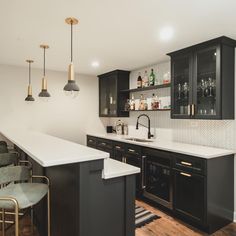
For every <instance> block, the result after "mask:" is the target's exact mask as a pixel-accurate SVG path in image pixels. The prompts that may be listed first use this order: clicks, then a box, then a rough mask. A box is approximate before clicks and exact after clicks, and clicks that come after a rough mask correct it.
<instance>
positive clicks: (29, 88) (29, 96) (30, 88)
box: [25, 60, 34, 102]
mask: <svg viewBox="0 0 236 236" xmlns="http://www.w3.org/2000/svg"><path fill="white" fill-rule="evenodd" d="M26 62H27V63H29V85H28V95H27V97H26V98H25V101H27V102H33V101H34V98H33V96H32V85H31V63H33V62H34V61H33V60H26Z"/></svg>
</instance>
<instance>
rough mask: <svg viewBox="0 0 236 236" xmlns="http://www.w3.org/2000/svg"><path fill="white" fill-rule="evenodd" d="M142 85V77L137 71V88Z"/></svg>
mask: <svg viewBox="0 0 236 236" xmlns="http://www.w3.org/2000/svg"><path fill="white" fill-rule="evenodd" d="M142 86H143V80H142V77H141V73H140V72H139V73H138V79H137V88H142Z"/></svg>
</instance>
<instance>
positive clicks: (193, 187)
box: [174, 170, 206, 224]
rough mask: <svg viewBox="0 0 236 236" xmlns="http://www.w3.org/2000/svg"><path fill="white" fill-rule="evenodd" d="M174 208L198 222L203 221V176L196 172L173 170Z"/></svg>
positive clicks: (204, 207)
mask: <svg viewBox="0 0 236 236" xmlns="http://www.w3.org/2000/svg"><path fill="white" fill-rule="evenodd" d="M174 186H175V189H174V209H175V211H176V212H177V213H179V214H181V215H183V216H186V217H187V218H188V219H190V220H192V221H195V222H197V223H199V224H203V223H204V222H205V219H204V215H205V214H204V209H206V205H205V196H204V195H205V178H204V177H202V176H199V175H196V174H190V173H185V172H182V171H177V170H176V171H174Z"/></svg>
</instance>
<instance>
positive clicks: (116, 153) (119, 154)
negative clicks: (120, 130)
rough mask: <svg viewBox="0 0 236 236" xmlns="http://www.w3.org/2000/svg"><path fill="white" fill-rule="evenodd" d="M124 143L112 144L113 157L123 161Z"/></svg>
mask: <svg viewBox="0 0 236 236" xmlns="http://www.w3.org/2000/svg"><path fill="white" fill-rule="evenodd" d="M124 155H125V145H124V144H123V143H118V142H116V143H114V145H113V159H115V160H117V161H121V162H124Z"/></svg>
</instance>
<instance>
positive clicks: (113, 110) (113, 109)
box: [108, 76, 117, 116]
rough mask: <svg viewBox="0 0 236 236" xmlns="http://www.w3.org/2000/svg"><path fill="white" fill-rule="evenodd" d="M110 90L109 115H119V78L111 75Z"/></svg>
mask: <svg viewBox="0 0 236 236" xmlns="http://www.w3.org/2000/svg"><path fill="white" fill-rule="evenodd" d="M108 86H109V92H108V103H109V116H116V115H117V79H116V77H113V76H111V77H110V78H109V85H108Z"/></svg>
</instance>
